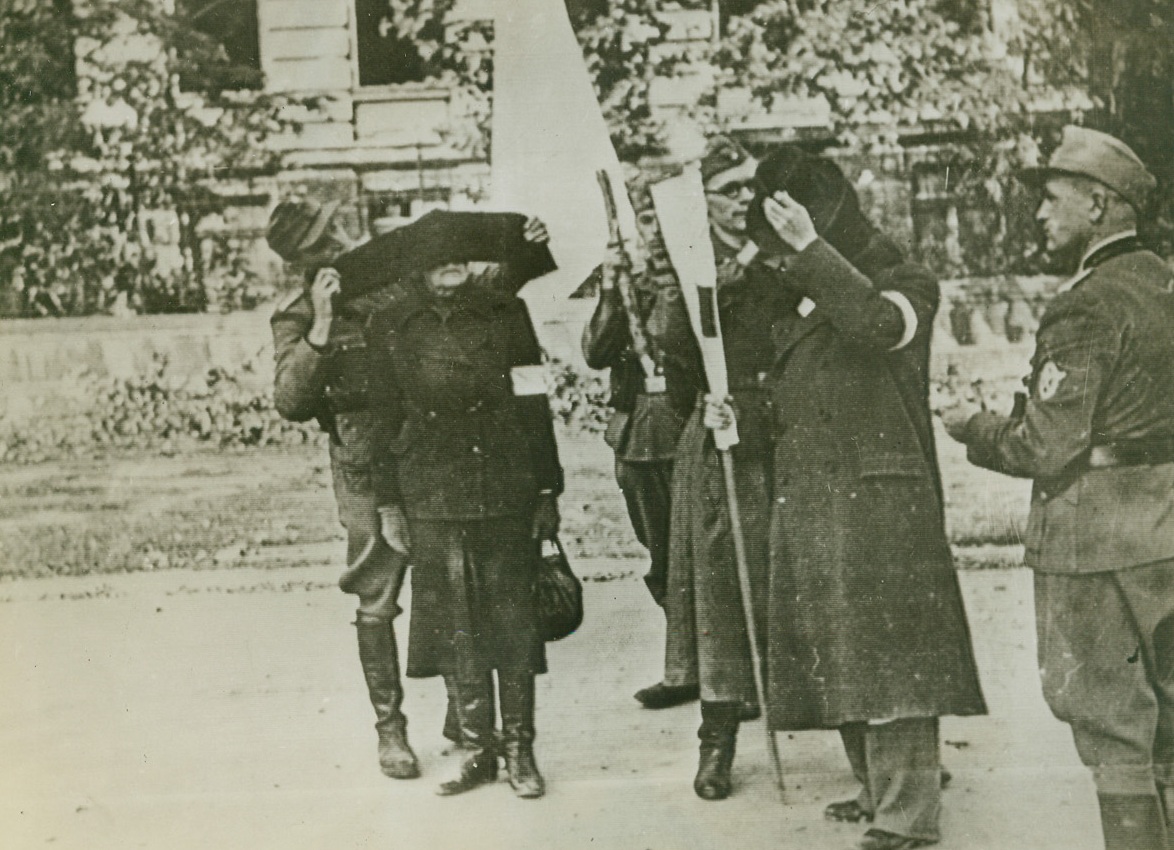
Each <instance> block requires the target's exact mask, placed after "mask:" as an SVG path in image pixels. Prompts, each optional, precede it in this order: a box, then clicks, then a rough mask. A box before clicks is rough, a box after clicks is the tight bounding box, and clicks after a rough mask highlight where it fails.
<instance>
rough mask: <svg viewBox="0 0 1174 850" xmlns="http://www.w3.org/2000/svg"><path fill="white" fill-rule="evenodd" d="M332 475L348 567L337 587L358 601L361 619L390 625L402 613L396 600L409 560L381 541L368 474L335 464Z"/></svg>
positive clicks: (364, 471)
mask: <svg viewBox="0 0 1174 850" xmlns="http://www.w3.org/2000/svg"><path fill="white" fill-rule="evenodd" d="M332 472H333V478H334V497H335V500H336V501H337V502H338V518H339V521H340V522H341V523H342V525H343V527H344V528H345V529H346V532H347V545H346V549H347V552H346V554H347V558H346V560H347V566H346V569H345V570H344V571H343V573H342V576H341V577H340V578H339V580H338V586H339V587H340V588H341V589H342V590H343V591H344V592H346V593H353V594H355V595H356V596H358V597H359V614H360V615H363V616H366V617H370V618H373V619H377V620H387V621H389V622H390V621H391V620H393V619H394V618H395V617H396V616H398V615H399V613H400V610H401V609H400V607H399V604H398V599H399V594H400V589H401V588H402V587H403V584H404V575H405V573H406V572H407V569H408V558H407V556H406V555H401V554H399V553H398V552H394V551H392V549H391V547H389V546H388V545H387V542H386V541H385V540H384V539H383V534H382V531H381V529H380V521H379V511H378V504H377V500H376V498H375V492H374V490H373V489H372V487H371V484H370V478H369V472H367V470H365V469H351V468H348V467H346V466H344V465H342V464H337V463H336V464H334V465H333V468H332Z"/></svg>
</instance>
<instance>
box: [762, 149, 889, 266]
mask: <svg viewBox="0 0 1174 850" xmlns="http://www.w3.org/2000/svg"><path fill="white" fill-rule="evenodd" d="M755 183H756V184H757V195H756V197H755V198H754V201H753V202H751V204H750V209H749V210H748V211H747V213H746V231H747V233H748V234H749V235H750V238H751V239H753V240H754V241H755V243H757V245H758V247H759V248H762V249H764V250H768V251H774V252H778V251H779V250H783V251H784V252H785V251H786V247H785V246H784V245H783V244H782V241H781V240H780V239H779V237H778V235H777V234H776V233H775V232H774V229H773V228H772V227H771V226H770V224H769V223H768V222H767V220H766V213H765V212H763V209H762V203H763V201H764V200H766V198H768V197H770V195H772V194H774V193H775V192H786V193H787V194H788V195H790V196H791V197H792V198H794V199H795V201H797V202H798V203H800V204H802V205H803V206H804V208H806V210H807V212H808V214H810V216H811V220H812V223H813V224H815V232H816V233H818V234H819V235H820V236H821V237H823V238H824V240H826V241H827V242H828V243H829V244H831V245H832V247H834V248H835V249H836V250H837V251H839V252H840V253H841V254H843V255H844V256H846V257H849V258H851V257H852V256H854V255H855V254H856V253H857V252H858V251H859V250H860V249H862V248H863V247H864V245H865V244H867V242H868V240H869V238H871V236H872V234H873V228H872V225H871V224H870V223H869V221H868V219H867V218H865V216H864V213H862V212H861V211H860V201H859V199H858V198H857V196H856V190H855V189H854V188H853V186H852V183H851V182H850V181H849V180H848V178H847V177H845V176H844V172H842V171H840V168H839V166H837V165H836V164H835V163H834V162H832V161H831V160H830V159H827V158H825V157H822V156H814V155H812V154H809V153H807V152H806V151H804V150H803V149H802V148H798V147H795V146H794V145H782V146H780V147H778V148H776V149H775V150H773V151H771V153H770V155H769V156H767V157H766V158H765V159H764V160H763V161H762V163H761V164H760V165H759V166H758V171H757V173H756V174H755Z"/></svg>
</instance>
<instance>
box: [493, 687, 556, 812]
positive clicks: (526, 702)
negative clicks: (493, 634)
mask: <svg viewBox="0 0 1174 850" xmlns="http://www.w3.org/2000/svg"><path fill="white" fill-rule="evenodd" d="M498 676H499V678H500V680H501V681H500V684H501V738H502V741H501V743H502V750H503V752H504V754H505V766H506V771H507V773H508V774H509V778H510V786H511V787H512V788H513V789H514V793H515V794H517V795H518V796H519V797H521V798H522V799H525V800H533V799H536V798H538V797H541V796H542V795H543V794H545V793H546V782H545V780H543V778H542V774H541V773H539V772H538V764H537V763H536V762H535V761H534V674H533V673H509V674H506V673H500V672H499V673H498Z"/></svg>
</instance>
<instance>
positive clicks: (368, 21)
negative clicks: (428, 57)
mask: <svg viewBox="0 0 1174 850" xmlns="http://www.w3.org/2000/svg"><path fill="white" fill-rule="evenodd" d="M391 16H392V10H391V2H390V0H355V22H356V26H357V28H358V48H359V85H361V86H385V85H391V84H395V83H413V82H419V81H421V80H423V79H424V78H425V76H426V75H427V70H428V69H427V67H426V64H425V62H424V58H423V57H422V56H421V55H420V51H419V50H418V49H417V48H416V44H415V42H413V41H412V40H410V39H407V38H402V37H401V36H400V35H399V33H398V32H397V30H396V27H395V24H394V23H393V22H392V17H391Z"/></svg>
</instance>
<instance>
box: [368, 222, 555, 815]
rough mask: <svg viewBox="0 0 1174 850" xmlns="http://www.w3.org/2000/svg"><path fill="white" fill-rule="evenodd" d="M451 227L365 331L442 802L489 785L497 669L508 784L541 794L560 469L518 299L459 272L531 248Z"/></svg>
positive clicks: (414, 657)
mask: <svg viewBox="0 0 1174 850" xmlns="http://www.w3.org/2000/svg"><path fill="white" fill-rule="evenodd" d="M449 222H451V224H452V227H451V229H450V228H448V227H445V226H440V227H437V228H436V229H435V231H434V232H432V231H430V235H429V237H428V238H421V239H418V240H416V245H417V248H418V251H419V255H418V257H415V258H413V257H412V256H411V254H410V253H409V254H408V255H407V257H408V260H409V261H410V267H411V268H414V269H415V270H416V271H415V274H413V275H412V276H411V277H409V278H408V279H406V280H405V281H404V283H403V286H402V289H401V291H402V295H401V296H399V297H397V298H396V300H395V303H394V304H392V305H391V306H390V307H388V308H387V309H385V310H382V311H380V312H379V313H378V314H377V315H376V316H374V317H373V319H372V321H371V323H370V326H369V327H368V329H367V334H366V336H367V339H368V345H369V348H370V352H371V365H372V373H371V374H372V392H371V400H372V405H373V408H374V412H375V416H376V419H377V428H378V433H379V439H378V450H377V452H376V464H375V475H376V481H375V483H376V488H377V491H378V492H379V494H380V501H381V503H383V504H386V505H388V506H390V512H391V513H392V514H393V517H394V522H393V524H394V526H395V527H396V528H399V529H404V530H408V531H410V538H411V552H412V564H413V574H412V575H413V578H412V627H411V635H410V638H409V643H408V668H407V673H408V675H409V676H412V677H427V676H436V675H441V676H443V677H444V680H445V685H446V687H447V688H448V691H449V694H450V699H452V700H453V701H455V703H456V707H457V716H458V719H459V727H460V736H461V744H462V747H463V753H462V759H461V765H460V770H459V773H458V775H457V776H456V777H454V778H453V779H452V780H450V781H447V782H444V783H443V784H442V785H441V786H440V788H439V789H438V791H439V793H440V794H442V795H452V794H459V793H463V792H465V791H469V790H472V789H474V788H476V787H478V786H480V785H484V784H487V783H489V782H492V781H493V780H494V779H495V778H496V775H497V751H496V748H495V746H494V731H495V730H494V725H495V720H494V702H495V699H494V687H493V686H494V676H493V674H494V672H496V674H497V685H498V690H499V694H500V709H501V723H502V728H501V740H502V754H503V755H504V757H505V762H506V768H507V772H508V775H509V781H510V784H511V785H512V786H513V788H514V791H515V792H516V793H517V795H518V796H519V797H523V798H532V797H540V796H542V795H543V793H544V782H543V779H542V776H541V774H540V773H539V772H538V768H537V765H536V764H535V761H534V751H533V742H534V736H535V726H534V710H535V704H534V701H535V700H534V698H535V675H536V674H539V673H544V672H546V657H545V649H544V643H543V639H542V635H541V633H540V632H539V628H538V620H537V610H536V608H535V597H534V593H533V586H534V580H535V570H536V567H537V562H538V547H539V543H540V541H542V540H547V539H552V538H553V536H554V535H555V534H556V533H557V530H558V524H559V514H558V501H557V500H558V495H559V494H560V493H561V492H562V486H563V473H562V467H561V465H560V463H559V457H558V449H557V446H556V444H555V440H554V430H553V425H552V421H551V412H550V406H549V403H548V401H547V397H546V383H545V380H544V377H543V366H542V352H541V350H540V348H539V346H538V340H537V338H536V336H535V333H534V329H533V326H532V324H531V321H530V316H529V313H528V312H527V309H526V306H525V303H524V302H523V301H522V300H521V299H520V298H518V297H516V296H515V295H514V294H513V293H509V292H505V291H503V290H502V289H500V288H496V289H495V288H491V287H485V286H479V285H478V284H477V283H476V281H474V280H471V279H470V277H469V271H468V267H467V261H470V260H497V261H499V262H508V261H509V260H510V258H511V256H512V255H513V254H514V253H516V252H517V251H524V250H526V247H525V245H524V243H522V242H521V241H520V240H500V239H498V238H496V236H495V235H494V231H495V229H496V227H497V226H498V224H499V223H500V219H499V218H495V217H492V216H488V215H486V216H484V217H482V218H479V219H471V220H470V219H464V220H459V219H456V218H450V219H449ZM444 224H446V222H441V225H444ZM479 226H480V227H481V228H483V229H482V230H481V231H480V232H478V227H479ZM466 240H467V241H466ZM394 536H396V537H399V538H401V539H402V538H403V537H405V536H407V535H406V534H404V533H400V534H397V535H394Z"/></svg>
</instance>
